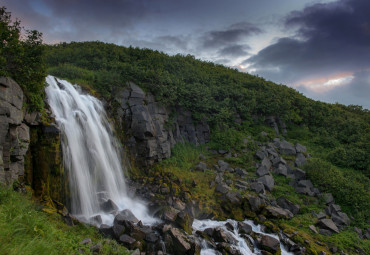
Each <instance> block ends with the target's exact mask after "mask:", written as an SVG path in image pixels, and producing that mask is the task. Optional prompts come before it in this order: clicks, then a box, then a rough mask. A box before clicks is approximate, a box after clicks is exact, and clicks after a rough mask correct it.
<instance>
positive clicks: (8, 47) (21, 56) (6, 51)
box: [0, 7, 46, 111]
mask: <svg viewBox="0 0 370 255" xmlns="http://www.w3.org/2000/svg"><path fill="white" fill-rule="evenodd" d="M24 33H25V36H22V28H21V26H20V21H19V20H16V21H15V22H12V20H11V14H10V13H9V12H7V11H6V8H5V7H0V76H7V77H11V78H13V79H14V80H15V81H16V82H17V83H18V84H19V85H20V86H21V87H22V88H23V92H24V93H25V95H26V97H27V101H28V103H29V110H31V111H32V110H38V111H41V110H42V109H43V107H44V101H43V97H44V86H45V85H44V83H45V76H46V68H45V62H44V45H42V34H41V33H40V32H38V31H36V30H32V31H30V30H26V31H24Z"/></svg>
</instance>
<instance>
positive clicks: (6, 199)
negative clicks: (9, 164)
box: [0, 186, 130, 255]
mask: <svg viewBox="0 0 370 255" xmlns="http://www.w3.org/2000/svg"><path fill="white" fill-rule="evenodd" d="M41 210H42V207H41V206H40V205H37V204H35V203H34V202H33V201H32V200H31V199H30V196H29V195H28V196H27V195H24V194H19V193H17V192H15V191H13V190H10V189H7V188H5V187H3V186H0V243H1V245H0V254H9V255H12V254H14V255H18V254H38V255H39V254H45V255H46V254H47V255H49V254H79V250H81V251H83V252H84V254H92V252H91V250H90V246H89V245H84V244H81V243H80V242H81V241H82V240H83V239H85V238H90V239H91V240H92V242H93V244H97V243H101V244H102V248H101V250H100V252H99V253H94V254H129V253H130V252H129V251H127V249H126V248H124V247H123V246H120V245H118V244H117V243H116V242H115V241H113V240H108V239H104V238H103V237H102V236H101V235H100V234H99V233H98V231H97V230H96V229H95V228H93V227H91V226H86V225H83V224H78V225H75V226H72V227H71V226H67V225H66V224H65V223H64V222H63V221H62V220H61V217H60V216H59V215H57V214H47V213H45V212H43V211H41Z"/></svg>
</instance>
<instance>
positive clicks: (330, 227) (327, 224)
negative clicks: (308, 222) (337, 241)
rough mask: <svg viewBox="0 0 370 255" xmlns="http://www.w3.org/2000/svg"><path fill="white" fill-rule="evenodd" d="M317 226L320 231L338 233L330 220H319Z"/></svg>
mask: <svg viewBox="0 0 370 255" xmlns="http://www.w3.org/2000/svg"><path fill="white" fill-rule="evenodd" d="M317 225H318V226H319V227H320V228H321V229H325V230H329V231H331V232H335V233H339V229H338V228H337V226H336V225H335V223H334V222H333V221H332V220H331V219H322V220H320V221H319V222H318V223H317Z"/></svg>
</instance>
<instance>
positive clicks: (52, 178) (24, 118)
mask: <svg viewBox="0 0 370 255" xmlns="http://www.w3.org/2000/svg"><path fill="white" fill-rule="evenodd" d="M25 104H26V99H25V97H24V94H23V91H22V89H21V87H20V86H19V85H18V84H17V83H16V82H15V81H14V80H12V79H11V78H6V77H0V183H3V184H5V185H7V186H9V185H12V184H13V183H14V182H16V183H18V180H19V181H20V182H19V183H21V184H26V185H29V186H30V187H32V189H33V190H34V191H35V192H34V195H36V197H40V198H43V199H45V198H46V197H48V198H51V199H53V200H57V201H61V202H64V197H65V196H64V191H65V187H64V181H63V180H64V178H60V176H61V175H62V174H63V165H62V155H61V150H60V133H59V130H58V129H57V128H56V126H55V124H53V123H46V122H45V121H41V113H39V112H32V113H29V112H27V111H26V110H25V108H26V107H23V106H24V105H25Z"/></svg>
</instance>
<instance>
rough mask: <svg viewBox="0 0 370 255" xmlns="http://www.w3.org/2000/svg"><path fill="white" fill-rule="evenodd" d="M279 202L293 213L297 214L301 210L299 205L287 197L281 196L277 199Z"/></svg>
mask: <svg viewBox="0 0 370 255" xmlns="http://www.w3.org/2000/svg"><path fill="white" fill-rule="evenodd" d="M276 202H277V204H278V205H279V206H280V207H281V208H284V209H286V210H289V211H290V212H291V213H293V214H294V215H295V214H297V213H298V212H299V205H295V204H293V203H292V202H290V201H289V200H288V199H286V198H285V197H279V198H278V199H277V200H276Z"/></svg>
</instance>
